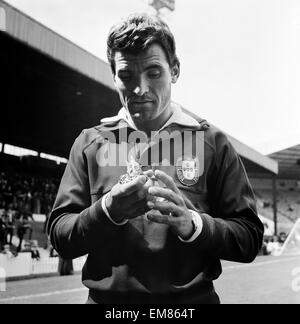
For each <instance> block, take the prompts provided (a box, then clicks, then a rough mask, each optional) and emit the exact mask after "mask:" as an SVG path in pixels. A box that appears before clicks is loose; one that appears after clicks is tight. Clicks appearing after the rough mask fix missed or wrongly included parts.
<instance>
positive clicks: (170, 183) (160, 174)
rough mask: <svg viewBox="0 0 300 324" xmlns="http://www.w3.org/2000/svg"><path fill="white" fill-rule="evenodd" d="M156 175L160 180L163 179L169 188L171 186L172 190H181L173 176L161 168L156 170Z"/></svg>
mask: <svg viewBox="0 0 300 324" xmlns="http://www.w3.org/2000/svg"><path fill="white" fill-rule="evenodd" d="M154 175H155V177H156V178H157V179H158V180H160V181H162V182H163V183H164V184H165V185H166V186H167V188H170V189H171V190H173V191H174V192H176V193H179V192H180V191H179V189H178V188H177V186H176V184H175V182H174V180H173V178H171V177H170V176H169V175H167V174H166V173H165V172H163V171H161V170H155V172H154Z"/></svg>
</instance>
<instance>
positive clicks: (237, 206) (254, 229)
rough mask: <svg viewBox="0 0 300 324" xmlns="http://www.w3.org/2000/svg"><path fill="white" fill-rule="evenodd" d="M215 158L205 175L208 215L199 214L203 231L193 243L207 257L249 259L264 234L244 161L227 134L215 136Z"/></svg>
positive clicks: (255, 252) (256, 250) (235, 259)
mask: <svg viewBox="0 0 300 324" xmlns="http://www.w3.org/2000/svg"><path fill="white" fill-rule="evenodd" d="M215 148H216V151H215V159H214V160H215V161H214V162H213V163H212V167H211V168H210V172H209V176H208V193H209V201H210V206H211V212H210V214H211V215H207V214H201V217H202V220H203V229H202V233H201V234H200V235H199V237H198V238H197V239H196V241H195V242H194V243H193V244H194V245H195V246H196V247H197V248H199V249H201V250H202V251H203V252H204V251H205V253H206V254H208V255H209V256H210V257H215V258H218V259H224V260H229V261H236V262H252V261H253V260H254V259H255V257H256V256H257V254H258V252H259V250H260V248H261V244H262V238H263V231H264V229H263V225H262V223H261V221H260V219H259V217H258V215H257V210H256V201H255V197H254V193H253V190H252V188H251V185H250V182H249V179H248V177H247V174H246V171H245V168H244V166H243V163H242V161H241V159H240V157H239V156H238V154H237V153H236V151H235V150H234V148H233V147H232V145H231V144H230V143H229V141H228V139H227V137H226V136H225V135H224V134H222V133H221V132H218V133H217V134H216V136H215Z"/></svg>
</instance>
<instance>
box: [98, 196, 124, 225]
mask: <svg viewBox="0 0 300 324" xmlns="http://www.w3.org/2000/svg"><path fill="white" fill-rule="evenodd" d="M108 194H109V193H107V194H106V195H104V196H103V197H102V201H101V206H102V209H103V211H104V213H105V215H106V216H107V217H108V219H109V220H110V221H111V222H112V223H113V224H115V225H117V226H123V225H125V224H127V223H128V219H126V220H124V221H123V222H122V223H116V222H115V221H114V220H113V219H112V218H111V217H110V215H109V212H108V210H107V208H106V204H105V202H106V198H107V195H108Z"/></svg>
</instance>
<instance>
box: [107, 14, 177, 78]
mask: <svg viewBox="0 0 300 324" xmlns="http://www.w3.org/2000/svg"><path fill="white" fill-rule="evenodd" d="M154 43H158V44H159V45H161V47H162V48H163V50H164V52H165V54H166V56H167V60H168V63H169V65H170V67H173V66H174V65H176V64H178V65H179V60H178V57H177V55H176V44H175V39H174V36H173V34H172V32H171V31H170V29H169V27H168V25H167V24H166V23H165V22H163V21H162V20H161V19H160V18H158V17H156V16H150V15H148V14H133V15H130V16H129V17H127V18H125V19H123V20H122V21H121V22H120V23H118V24H117V25H115V26H113V27H112V28H111V30H110V32H109V35H108V39H107V58H108V61H109V63H110V66H111V69H112V72H113V74H115V72H116V71H115V60H114V56H115V53H116V52H117V51H121V52H125V53H129V54H132V55H137V54H138V53H140V52H142V51H144V50H146V49H147V48H149V47H150V46H151V45H152V44H154Z"/></svg>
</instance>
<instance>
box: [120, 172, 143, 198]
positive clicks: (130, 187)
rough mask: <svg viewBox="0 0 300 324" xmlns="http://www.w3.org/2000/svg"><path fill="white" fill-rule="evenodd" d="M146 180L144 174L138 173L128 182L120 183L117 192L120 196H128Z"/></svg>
mask: <svg viewBox="0 0 300 324" xmlns="http://www.w3.org/2000/svg"><path fill="white" fill-rule="evenodd" d="M147 180H148V178H147V177H146V176H145V175H140V176H138V177H136V178H135V179H134V180H132V181H131V182H129V183H124V184H120V185H119V192H118V194H119V195H120V196H129V195H131V194H132V193H134V192H136V191H137V190H139V189H140V188H142V187H143V185H144V184H145V183H146V182H147Z"/></svg>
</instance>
